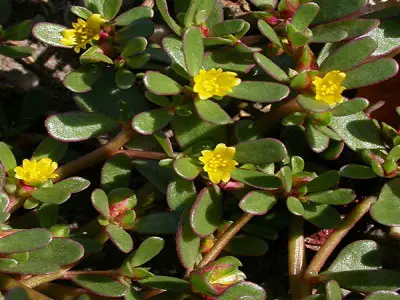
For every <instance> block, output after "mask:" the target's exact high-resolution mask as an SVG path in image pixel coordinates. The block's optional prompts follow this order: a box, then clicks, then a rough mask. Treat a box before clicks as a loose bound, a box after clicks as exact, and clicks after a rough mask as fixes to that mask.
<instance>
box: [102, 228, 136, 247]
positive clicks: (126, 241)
mask: <svg viewBox="0 0 400 300" xmlns="http://www.w3.org/2000/svg"><path fill="white" fill-rule="evenodd" d="M106 232H107V235H108V236H109V237H110V239H111V240H112V241H113V243H114V244H115V245H116V246H117V247H118V248H119V249H120V250H121V251H122V252H125V253H129V252H130V251H131V250H132V249H133V241H132V238H131V236H130V235H129V233H127V232H126V231H125V230H123V229H122V228H120V227H118V226H116V225H112V224H110V225H108V226H107V227H106Z"/></svg>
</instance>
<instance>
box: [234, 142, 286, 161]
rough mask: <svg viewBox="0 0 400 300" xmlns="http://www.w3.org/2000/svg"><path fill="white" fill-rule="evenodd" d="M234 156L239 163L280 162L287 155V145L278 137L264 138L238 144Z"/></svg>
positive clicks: (235, 146)
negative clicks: (277, 138)
mask: <svg viewBox="0 0 400 300" xmlns="http://www.w3.org/2000/svg"><path fill="white" fill-rule="evenodd" d="M233 147H234V148H235V149H236V152H235V155H234V157H233V159H234V160H236V161H237V162H239V163H251V164H255V165H259V164H269V163H275V162H280V161H282V160H283V159H285V158H286V157H287V151H286V148H285V146H284V145H283V144H282V143H281V142H280V141H278V140H276V139H271V138H264V139H259V140H254V141H249V142H244V143H240V144H236V145H234V146H233Z"/></svg>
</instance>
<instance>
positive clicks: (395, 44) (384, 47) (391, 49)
mask: <svg viewBox="0 0 400 300" xmlns="http://www.w3.org/2000/svg"><path fill="white" fill-rule="evenodd" d="M367 35H368V36H370V37H372V38H373V39H374V40H376V41H377V42H378V48H377V49H376V50H375V52H374V53H373V54H372V56H387V55H389V54H391V53H396V51H397V50H398V49H399V47H400V28H399V26H398V20H396V19H387V20H380V24H379V26H378V27H376V28H375V29H373V30H372V31H370V32H369V33H367Z"/></svg>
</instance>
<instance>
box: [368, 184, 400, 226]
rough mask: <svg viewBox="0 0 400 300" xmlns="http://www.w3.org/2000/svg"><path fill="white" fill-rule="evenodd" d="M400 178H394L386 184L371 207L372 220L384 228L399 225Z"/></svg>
mask: <svg viewBox="0 0 400 300" xmlns="http://www.w3.org/2000/svg"><path fill="white" fill-rule="evenodd" d="M399 210H400V178H395V179H392V180H391V181H389V182H388V183H386V184H385V185H384V186H383V188H382V190H381V192H380V194H379V198H378V201H376V202H375V203H374V204H372V206H371V211H370V213H371V216H372V218H373V219H374V220H375V221H377V222H378V223H380V224H383V225H386V226H399V225H400V211H399Z"/></svg>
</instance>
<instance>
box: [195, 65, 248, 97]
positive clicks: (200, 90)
mask: <svg viewBox="0 0 400 300" xmlns="http://www.w3.org/2000/svg"><path fill="white" fill-rule="evenodd" d="M236 76H237V74H236V73H234V72H224V71H222V69H218V70H215V69H214V68H213V69H211V70H208V71H206V70H201V71H200V73H199V74H197V75H196V76H195V77H194V87H193V90H194V91H195V92H196V93H197V94H198V95H199V98H200V99H203V100H204V99H208V98H211V97H213V96H219V97H224V96H225V95H226V94H228V93H229V92H232V88H233V87H234V86H237V85H239V84H240V79H239V78H236Z"/></svg>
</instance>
